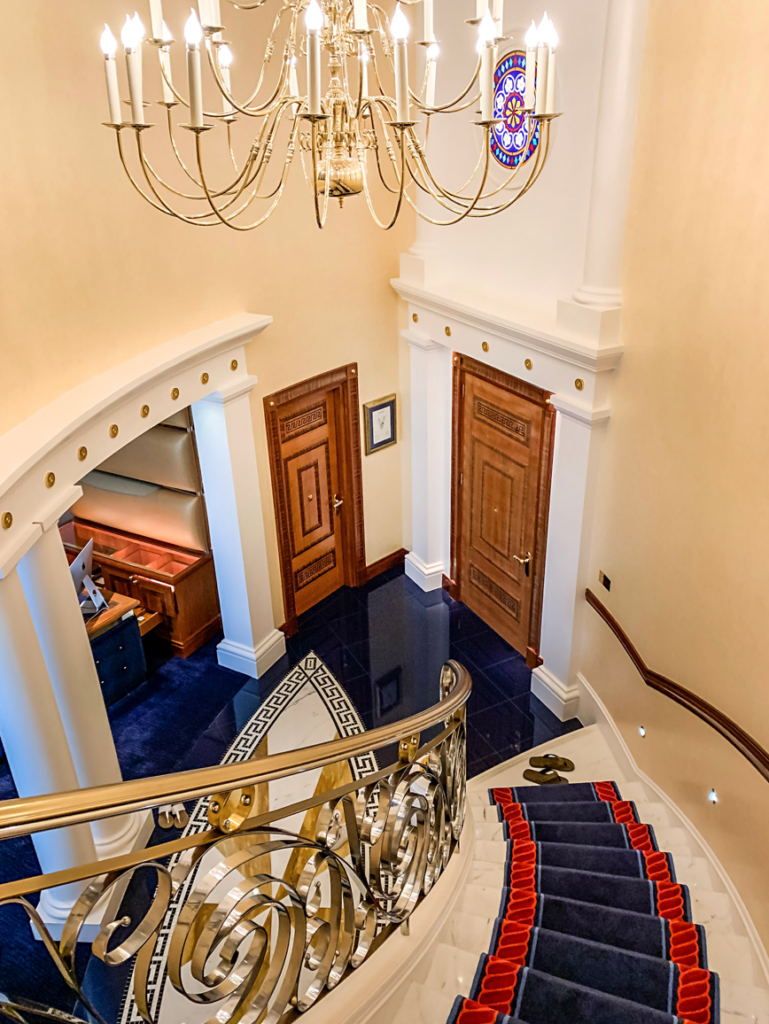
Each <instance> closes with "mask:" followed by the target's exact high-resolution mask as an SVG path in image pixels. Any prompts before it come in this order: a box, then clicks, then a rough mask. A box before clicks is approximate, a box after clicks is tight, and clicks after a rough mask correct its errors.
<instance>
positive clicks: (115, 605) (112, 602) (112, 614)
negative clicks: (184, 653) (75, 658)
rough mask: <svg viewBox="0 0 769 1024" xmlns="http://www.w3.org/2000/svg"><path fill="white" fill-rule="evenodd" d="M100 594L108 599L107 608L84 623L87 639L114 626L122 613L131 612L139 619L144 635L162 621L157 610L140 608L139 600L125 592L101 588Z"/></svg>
mask: <svg viewBox="0 0 769 1024" xmlns="http://www.w3.org/2000/svg"><path fill="white" fill-rule="evenodd" d="M102 594H103V595H104V599H105V600H106V601H108V603H109V608H105V609H104V611H101V612H99V614H98V615H94V617H93V618H92V619H90V620H89V621H88V622H86V624H85V631H86V633H87V634H88V638H89V640H93V639H94V637H97V636H101V635H102V633H106V632H107V630H108V629H110V627H112V626H114V625H115V623H116V622H119V621H120V620H121V619H122V618H123V616H124V615H126V614H127V613H128V612H133V613H134V615H135V616H136V618H137V619H138V620H139V633H140V634H141V635H142V636H144V634H145V633H149V632H150V630H151V629H154V628H155V626H159V625H160V623H161V622H162V621H163V619H162V616H161V615H159V614H158V613H157V612H149V611H147V610H146V608H142V607H141V605H140V604H139V602H138V601H137V600H136V599H135V598H133V597H127V596H126V595H125V594H118V593H117V591H115V592H114V593H111V592H110V591H109V590H103V591H102Z"/></svg>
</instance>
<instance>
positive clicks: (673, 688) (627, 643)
mask: <svg viewBox="0 0 769 1024" xmlns="http://www.w3.org/2000/svg"><path fill="white" fill-rule="evenodd" d="M585 598H586V600H587V603H588V604H589V605H590V606H591V607H592V608H594V609H595V610H596V611H597V612H598V614H599V615H600V616H601V618H602V619H603V621H604V622H605V623H606V625H607V626H608V627H609V629H610V630H611V631H612V633H613V634H614V635H615V637H616V638H617V639H618V640H619V642H620V643H621V644H622V646H623V647H624V648H625V651H626V652H627V654H628V657H629V658H630V660H631V661H632V662H633V665H634V666H635V667H636V669H637V670H638V673H639V675H640V676H641V678H642V679H643V681H644V682H645V683H646V685H647V686H650V687H651V688H652V689H653V690H657V692H658V693H662V694H664V695H665V696H666V697H669V698H670V699H671V700H674V701H675V702H676V704H680V705H681V707H684V708H686V709H687V711H691V712H692V714H693V715H696V716H697V717H698V718H701V719H702V721H703V722H706V723H707V724H708V725H709V726H710V727H711V728H712V729H715V730H716V732H718V733H720V734H721V735H722V736H723V737H724V739H726V740H728V741H729V742H730V743H731V744H732V746H733V747H736V749H737V750H739V752H740V753H741V754H742V756H743V757H744V758H746V759H747V760H748V761H749V762H750V763H751V764H752V765H753V767H754V768H755V769H756V771H757V772H758V773H759V774H760V775H762V776H763V778H765V779H766V781H767V782H769V752H767V751H766V750H765V749H764V748H763V747H762V746H761V744H760V743H758V742H757V741H756V740H754V739H753V737H752V736H750V735H749V734H748V733H746V732H745V730H744V729H743V728H742V727H741V726H739V725H737V723H736V722H734V721H732V719H731V718H729V717H728V716H727V715H725V714H724V713H723V711H719V710H718V708H717V707H715V706H714V705H713V704H710V703H709V702H708V701H706V700H703V699H702V697H698V696H697V694H696V693H692V691H691V690H687V689H686V687H685V686H681V685H680V684H679V683H674V682H673V680H672V679H668V678H667V677H666V676H662V675H660V674H659V672H654V671H653V670H652V669H650V668H649V667H648V665H647V664H646V662H645V661H644V660H643V658H642V657H641V655H640V654H639V653H638V651H637V650H636V648H635V646H634V645H633V643H632V642H631V640H630V637H629V636H628V635H627V633H626V632H625V630H624V629H623V628H622V626H620V624H619V623H618V622H617V620H616V619H615V618H614V616H613V615H612V613H611V612H610V611H609V609H608V608H607V607H606V605H605V604H604V603H603V602H602V601H600V600H599V598H597V597H596V596H595V594H594V593H593V592H592V590H586V591H585Z"/></svg>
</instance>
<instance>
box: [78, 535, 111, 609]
mask: <svg viewBox="0 0 769 1024" xmlns="http://www.w3.org/2000/svg"><path fill="white" fill-rule="evenodd" d="M69 571H70V573H71V574H72V582H73V583H74V584H75V591H76V592H77V595H78V597H80V592H81V591H82V590H83V589H84V588H85V592H86V597H85V599H84V600H83V601H82V602H81V608H82V610H83V612H84V614H87V613H91V612H99V611H101V610H102V609H104V608H108V607H109V605H108V604H107V602H106V601H105V600H104V597H103V596H102V594H101V592H100V591H99V588H98V587H97V586H96V584H95V583H94V581H93V580H92V579H91V573H92V572H93V538H91V540H89V541H88V543H87V544H86V546H85V547H84V548H83V550H82V551H80V552H78V554H77V556H76V558H75V560H74V562H73V563H72V565H71V566H70V567H69Z"/></svg>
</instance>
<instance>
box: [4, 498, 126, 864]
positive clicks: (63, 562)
mask: <svg viewBox="0 0 769 1024" xmlns="http://www.w3.org/2000/svg"><path fill="white" fill-rule="evenodd" d="M81 493H82V491H81V489H80V488H79V487H72V488H70V489H69V490H68V491H67V492H66V493H65V494H64V495H63V496H62V497H61V498H60V499H59V501H58V502H57V504H56V506H55V507H52V508H51V510H50V513H49V514H48V515H47V516H46V517H45V520H44V521H43V522H41V523H40V527H41V530H42V534H41V536H40V537H39V539H38V540H37V541H36V542H35V544H33V546H32V547H31V548H30V550H29V551H28V552H27V553H26V555H25V556H24V557H23V558H22V559H21V561H20V562H19V564H18V574H19V579H20V580H21V584H22V587H23V589H24V596H25V598H26V603H27V604H28V607H29V613H30V615H31V618H32V622H33V624H34V627H35V632H36V634H37V640H38V643H39V645H40V649H41V651H42V655H43V659H44V661H45V668H46V670H47V673H48V678H49V680H50V685H51V687H52V688H53V692H54V696H55V698H56V704H57V705H58V709H59V714H60V716H61V722H62V725H63V727H64V732H65V734H66V738H67V742H68V744H69V750H70V754H71V757H72V761H73V763H74V766H75V772H76V774H77V783H78V784H79V785H80V786H82V787H83V788H87V787H89V786H106V785H110V784H112V783H116V782H122V778H123V777H122V774H121V772H120V765H119V764H118V759H117V752H116V751H115V743H114V740H113V738H112V730H111V728H110V724H109V719H108V718H107V709H106V708H105V706H104V699H103V697H102V693H101V685H100V683H99V677H98V674H97V672H96V666H95V664H94V660H93V655H92V653H91V645H90V643H89V641H88V635H87V633H86V631H85V627H84V625H83V617H82V615H81V612H80V608H79V605H78V599H77V594H76V593H75V588H74V586H73V585H72V577H71V575H70V571H69V563H68V562H67V556H66V554H65V553H64V546H63V544H62V542H61V537H60V535H59V531H58V528H57V520H58V518H59V516H60V515H61V513H62V512H64V511H65V510H66V509H67V508H69V507H70V506H71V505H72V504H73V503H74V502H75V501H76V500H77V499H78V498H79V497H80V495H81ZM56 788H58V789H66V788H70V787H69V786H63V785H59V786H57V787H56ZM144 817H146V816H143V815H138V814H131V815H124V816H122V817H119V818H108V819H105V820H103V821H95V822H93V823H92V825H91V829H92V831H93V836H94V840H95V842H96V850H97V853H98V855H99V858H100V859H103V858H106V857H116V856H119V855H120V854H121V853H128V852H129V851H130V850H132V849H133V848H134V845H135V843H136V840H137V837H138V834H139V831H140V828H141V824H142V821H143V818H144Z"/></svg>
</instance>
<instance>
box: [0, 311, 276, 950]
mask: <svg viewBox="0 0 769 1024" xmlns="http://www.w3.org/2000/svg"><path fill="white" fill-rule="evenodd" d="M271 322H272V318H271V317H269V316H261V315H258V314H251V313H240V314H237V315H235V316H232V317H230V318H228V319H227V320H222V321H219V322H217V323H214V324H211V325H209V326H207V327H204V328H201V329H200V330H197V331H193V332H191V333H190V334H186V335H183V336H182V337H180V338H176V339H174V340H173V341H169V342H167V343H165V344H163V345H160V346H158V347H156V348H154V349H152V350H150V351H148V352H144V353H141V354H140V355H137V356H135V357H133V358H132V359H130V360H128V361H126V362H124V363H122V364H120V365H119V366H116V367H113V368H112V369H111V370H107V371H105V372H104V373H102V374H99V375H98V376H96V377H93V378H91V379H90V380H89V381H87V382H85V383H83V384H81V385H79V386H78V387H76V388H74V389H73V390H72V391H69V392H67V393H66V394H64V395H61V396H60V397H59V398H57V399H56V400H54V401H53V402H51V403H50V404H49V405H48V406H46V407H45V408H43V409H41V410H39V411H38V412H36V413H34V414H33V415H32V416H30V417H29V419H27V420H25V421H23V422H22V423H20V424H18V425H17V426H16V427H14V428H13V429H12V430H10V431H9V432H8V433H6V434H5V435H3V436H2V437H0V523H1V524H2V525H0V737H1V738H2V741H3V745H4V747H5V750H6V753H7V756H8V761H9V765H10V768H11V772H12V775H13V778H14V782H15V784H16V787H17V789H18V791H19V794H20V795H21V796H32V795H37V794H40V793H45V792H56V791H59V792H60V791H63V790H68V789H77V788H79V787H87V786H96V785H104V784H108V783H113V782H116V781H119V780H120V777H121V776H120V768H119V765H118V761H117V755H116V753H115V747H114V742H113V740H112V734H111V731H110V727H109V721H108V719H107V714H106V709H105V707H104V703H103V700H102V697H101V687H100V684H99V680H98V676H97V674H96V669H95V666H94V663H93V658H92V656H91V651H90V645H89V642H88V638H87V635H86V632H85V629H84V628H83V625H82V617H81V616H80V612H79V609H78V606H77V598H76V595H75V592H74V588H73V587H72V584H71V579H70V575H69V570H68V565H67V559H66V556H65V554H64V549H63V546H62V543H61V540H60V538H59V534H58V530H57V521H58V518H59V516H60V515H61V514H62V512H64V511H65V510H66V509H68V508H69V507H70V506H71V505H72V504H73V503H74V502H75V501H76V500H77V498H78V497H79V495H80V493H81V492H80V488H79V487H78V484H77V481H78V480H80V479H81V478H82V477H83V476H84V475H85V473H87V472H88V471H89V470H90V469H93V468H94V467H95V466H98V465H99V464H100V463H101V462H103V461H104V460H105V459H106V458H107V457H108V456H109V455H112V454H113V453H114V452H116V451H117V450H118V449H119V448H121V447H123V446H124V445H125V444H127V443H128V442H129V441H132V440H134V439H135V438H136V437H138V436H139V435H140V434H142V433H144V432H145V431H146V430H148V429H149V428H150V427H153V426H155V425H156V424H158V423H160V422H162V421H163V420H165V419H167V418H168V417H169V416H171V415H172V414H173V413H174V412H177V411H178V409H179V408H181V407H183V406H187V405H190V406H192V411H193V418H194V422H195V428H196V436H197V440H198V448H199V457H200V463H201V471H202V476H203V481H204V488H205V490H206V508H207V514H208V518H209V528H210V533H211V538H212V547H213V552H214V564H215V567H216V572H217V579H218V583H219V599H220V605H221V611H222V622H223V626H224V632H225V639H224V641H223V642H222V643H221V644H220V645H219V650H218V652H217V653H218V658H219V661H220V664H223V665H226V666H227V667H229V668H233V669H236V670H238V671H240V672H244V673H246V674H248V675H251V676H255V677H256V676H259V675H262V674H263V673H264V672H265V671H266V670H267V669H268V668H269V667H270V665H272V664H274V662H275V661H277V660H278V658H280V657H281V656H282V654H283V653H284V652H285V639H284V636H283V634H282V633H281V632H280V631H279V630H277V629H276V628H275V624H274V620H273V614H272V603H271V599H270V588H269V577H268V573H267V552H266V544H265V537H264V523H263V520H262V506H261V499H260V492H259V480H258V474H257V464H256V450H255V446H254V432H253V424H252V421H251V414H250V406H249V397H248V396H249V393H250V391H251V390H252V388H253V387H254V385H255V384H256V382H257V378H256V377H254V376H251V375H249V374H248V372H247V370H246V360H245V348H244V346H245V345H246V343H247V342H249V341H250V340H251V339H252V338H254V337H255V336H256V335H258V334H260V333H261V332H262V331H263V330H264V329H265V328H266V327H267V326H269V324H270V323H271ZM177 389H178V391H177ZM174 395H177V397H176V398H174V397H173V396H174ZM94 396H96V397H95V398H94ZM115 427H117V430H115ZM83 450H85V454H84V452H83ZM141 826H142V819H141V818H137V817H135V816H129V817H123V818H115V819H110V820H108V821H105V822H100V823H98V824H97V825H95V826H94V828H93V832H91V830H89V829H88V827H87V826H77V827H76V828H72V829H59V830H57V831H56V832H52V833H48V834H46V833H41V834H39V835H38V836H36V837H35V838H34V842H35V848H36V852H37V854H38V858H39V860H40V862H41V866H42V868H43V871H45V872H49V871H56V870H61V869H63V868H66V867H72V866H74V865H76V864H78V863H85V862H88V861H92V860H95V859H96V857H97V856H99V857H102V858H103V857H107V856H114V855H116V854H118V853H121V852H125V851H126V850H128V849H131V848H132V847H134V846H135V845H137V843H138V842H141V841H142V838H143V837H142V835H141ZM76 895H77V892H76V890H75V891H70V890H67V891H62V892H60V891H58V890H57V891H55V892H54V893H52V894H51V895H50V897H49V898H48V899H47V901H46V902H45V903H43V905H42V907H43V913H44V917H45V919H46V921H47V923H49V925H50V926H51V927H52V928H53V931H54V935H55V934H56V931H57V927H58V928H60V927H61V923H62V921H63V919H64V918H65V917H66V914H67V912H68V910H69V908H70V907H71V905H72V902H73V900H74V898H75V897H76Z"/></svg>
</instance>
